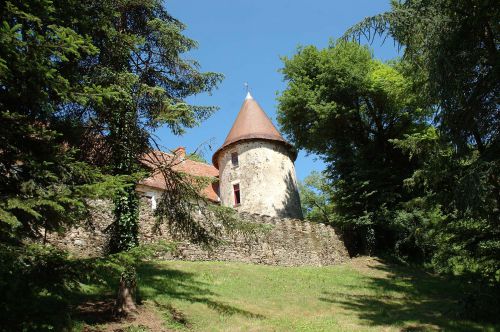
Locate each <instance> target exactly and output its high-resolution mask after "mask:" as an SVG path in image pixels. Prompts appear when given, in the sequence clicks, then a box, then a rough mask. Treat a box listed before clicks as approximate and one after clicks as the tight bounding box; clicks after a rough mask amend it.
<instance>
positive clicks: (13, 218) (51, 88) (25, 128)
mask: <svg viewBox="0 0 500 332" xmlns="http://www.w3.org/2000/svg"><path fill="white" fill-rule="evenodd" d="M64 14H66V13H65V12H64V10H63V11H58V10H57V9H56V7H55V5H54V4H53V3H52V2H50V1H43V0H41V1H32V2H31V3H29V4H28V3H26V2H22V1H21V2H14V1H8V2H5V3H3V4H2V5H0V17H1V20H2V23H1V24H2V25H1V27H0V125H1V130H0V140H1V141H2V147H1V148H0V196H1V199H0V230H1V231H0V233H1V235H0V241H5V242H9V243H18V244H19V243H20V241H21V240H23V239H24V238H25V237H30V238H37V237H41V236H43V234H41V232H42V230H45V231H60V230H62V229H64V228H65V227H68V225H71V224H74V223H75V222H76V221H77V220H80V219H82V218H83V217H85V215H86V211H87V205H86V201H85V200H86V199H87V198H89V197H93V196H95V195H96V194H98V193H100V194H102V193H104V192H105V191H107V189H108V188H109V187H107V186H104V187H103V186H99V183H101V184H102V185H104V182H105V180H106V179H105V177H104V176H103V175H102V173H101V172H100V171H99V170H98V169H97V168H95V167H92V166H91V165H89V164H88V163H86V162H84V161H82V160H79V158H78V151H77V149H76V148H75V146H72V145H71V144H69V135H66V133H67V132H68V131H69V130H68V128H72V127H74V126H72V123H74V121H73V119H71V118H69V117H67V116H66V115H64V114H62V113H61V108H62V107H63V106H62V105H65V104H71V103H74V102H83V101H85V100H86V98H87V97H88V94H87V92H86V90H85V88H84V87H83V86H81V84H80V82H79V77H78V76H75V71H76V66H77V63H78V62H79V61H83V59H86V58H88V57H92V56H95V55H96V53H97V52H98V50H97V48H96V47H95V46H94V45H93V44H92V43H91V41H90V40H89V39H88V38H86V37H85V36H82V35H80V34H78V33H77V32H75V31H74V30H73V29H71V27H68V26H65V25H64V24H61V21H60V16H59V15H64ZM108 180H110V179H109V178H108Z"/></svg>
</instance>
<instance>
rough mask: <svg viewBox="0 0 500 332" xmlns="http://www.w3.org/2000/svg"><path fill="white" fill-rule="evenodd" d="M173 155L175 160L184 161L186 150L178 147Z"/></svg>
mask: <svg viewBox="0 0 500 332" xmlns="http://www.w3.org/2000/svg"><path fill="white" fill-rule="evenodd" d="M174 154H175V156H176V158H178V159H180V160H184V159H186V148H185V147H184V146H179V147H178V148H177V149H175V150H174Z"/></svg>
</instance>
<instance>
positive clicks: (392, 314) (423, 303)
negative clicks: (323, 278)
mask: <svg viewBox="0 0 500 332" xmlns="http://www.w3.org/2000/svg"><path fill="white" fill-rule="evenodd" d="M378 263H380V264H375V265H374V266H371V268H372V269H375V271H374V272H376V273H375V276H374V275H368V274H366V275H365V276H364V277H365V278H366V279H367V282H368V288H369V290H370V292H371V293H372V294H370V295H367V294H362V290H361V291H360V292H359V294H356V293H357V291H356V290H352V292H351V291H349V292H325V293H323V296H322V297H321V298H320V300H321V301H324V302H330V303H334V304H336V305H339V306H341V307H344V308H345V309H347V310H350V311H355V312H356V313H357V314H358V316H359V318H361V319H362V320H364V321H366V322H367V323H368V325H372V326H377V325H380V326H383V325H393V326H400V327H401V328H402V331H433V330H436V331H437V330H443V329H444V330H453V331H484V325H480V324H476V323H474V322H472V321H467V320H463V319H462V318H461V317H459V313H460V312H461V308H460V296H461V295H462V292H463V287H462V286H461V285H460V284H459V283H458V282H455V281H449V280H445V279H443V278H440V277H436V276H432V275H430V274H428V273H426V272H424V271H422V270H417V269H414V268H409V267H405V266H398V265H395V264H389V263H387V262H385V261H383V260H381V259H378Z"/></svg>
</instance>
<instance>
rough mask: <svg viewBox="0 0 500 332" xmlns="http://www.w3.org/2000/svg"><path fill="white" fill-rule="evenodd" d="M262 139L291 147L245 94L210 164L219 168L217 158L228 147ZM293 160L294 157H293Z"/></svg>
mask: <svg viewBox="0 0 500 332" xmlns="http://www.w3.org/2000/svg"><path fill="white" fill-rule="evenodd" d="M253 139H263V140H268V141H277V142H281V143H283V144H285V145H286V146H288V147H290V148H291V147H292V146H291V145H290V143H288V142H287V141H285V139H284V138H283V137H282V136H281V134H280V133H279V131H278V130H277V129H276V127H275V126H274V125H273V123H272V121H271V119H269V117H268V116H267V114H266V113H265V112H264V110H263V109H262V108H261V107H260V105H259V104H258V103H257V101H255V99H253V97H252V95H251V94H250V92H249V93H247V97H246V98H245V101H244V102H243V105H242V106H241V109H240V112H239V113H238V116H237V117H236V120H235V121H234V124H233V126H232V127H231V130H230V131H229V134H228V135H227V137H226V139H225V141H224V143H223V144H222V146H221V147H220V148H219V149H218V150H217V151H215V153H214V155H213V157H212V162H213V164H214V166H215V167H217V168H219V165H218V161H217V158H218V156H219V153H220V152H222V150H224V149H225V148H227V147H229V146H230V145H232V144H234V143H236V142H239V141H242V140H253ZM294 158H295V156H294Z"/></svg>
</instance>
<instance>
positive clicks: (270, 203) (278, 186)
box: [218, 140, 302, 219]
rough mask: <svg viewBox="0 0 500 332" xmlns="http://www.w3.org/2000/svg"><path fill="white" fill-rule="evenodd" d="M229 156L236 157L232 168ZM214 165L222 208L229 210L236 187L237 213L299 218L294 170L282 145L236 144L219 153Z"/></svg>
mask: <svg viewBox="0 0 500 332" xmlns="http://www.w3.org/2000/svg"><path fill="white" fill-rule="evenodd" d="M233 152H236V153H238V161H239V163H238V166H233V165H232V162H231V153H233ZM218 164H219V178H220V198H221V203H222V205H224V206H229V207H233V205H234V193H233V185H235V184H239V187H240V196H241V205H240V206H238V207H236V209H237V210H238V211H244V212H251V213H259V214H265V215H270V216H277V217H288V218H299V219H300V218H302V210H301V207H300V198H299V193H298V189H297V179H296V175H295V166H294V165H293V161H292V160H291V158H290V151H289V149H288V148H286V147H285V146H284V145H283V144H282V143H279V142H273V141H265V140H249V141H242V142H238V143H237V144H234V145H233V146H231V147H229V148H227V149H225V150H224V151H222V153H221V154H220V156H219V160H218Z"/></svg>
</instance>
